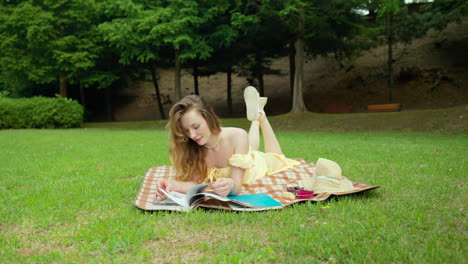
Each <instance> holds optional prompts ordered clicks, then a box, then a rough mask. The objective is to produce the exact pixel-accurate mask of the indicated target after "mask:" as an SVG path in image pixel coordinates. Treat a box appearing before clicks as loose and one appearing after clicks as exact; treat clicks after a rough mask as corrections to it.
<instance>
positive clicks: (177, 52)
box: [174, 49, 182, 102]
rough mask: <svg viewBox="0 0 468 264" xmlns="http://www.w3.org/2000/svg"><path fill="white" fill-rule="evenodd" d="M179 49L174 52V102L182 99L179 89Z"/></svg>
mask: <svg viewBox="0 0 468 264" xmlns="http://www.w3.org/2000/svg"><path fill="white" fill-rule="evenodd" d="M179 54H180V51H179V49H176V50H175V78H174V90H175V97H176V98H175V99H176V102H179V101H180V99H182V92H181V89H180V71H181V68H180V61H179Z"/></svg>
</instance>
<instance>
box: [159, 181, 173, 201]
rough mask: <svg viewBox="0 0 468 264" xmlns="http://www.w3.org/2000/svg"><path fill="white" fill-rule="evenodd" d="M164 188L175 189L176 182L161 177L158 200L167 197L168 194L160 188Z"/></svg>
mask: <svg viewBox="0 0 468 264" xmlns="http://www.w3.org/2000/svg"><path fill="white" fill-rule="evenodd" d="M161 189H162V190H164V191H166V192H170V191H173V190H174V189H175V183H174V181H172V180H169V179H159V181H158V189H157V190H156V200H157V201H162V200H164V199H166V195H165V194H164V193H163V192H161V191H160V190H161Z"/></svg>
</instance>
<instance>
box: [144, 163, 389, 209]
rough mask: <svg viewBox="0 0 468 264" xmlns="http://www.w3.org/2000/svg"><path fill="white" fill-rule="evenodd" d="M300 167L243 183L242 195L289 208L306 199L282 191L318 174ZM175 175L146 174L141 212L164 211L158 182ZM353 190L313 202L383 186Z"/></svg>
mask: <svg viewBox="0 0 468 264" xmlns="http://www.w3.org/2000/svg"><path fill="white" fill-rule="evenodd" d="M296 160H297V161H299V162H300V163H301V164H300V165H299V166H297V167H294V168H292V169H288V170H285V171H282V172H279V173H276V174H273V175H269V176H266V177H264V178H261V179H258V180H256V181H255V182H253V183H250V184H244V185H243V186H242V190H241V192H240V193H239V194H253V193H266V194H268V195H270V196H271V197H273V198H274V199H275V200H277V201H278V202H279V203H281V204H282V205H283V206H287V205H290V204H293V203H297V202H301V201H304V200H287V199H284V198H283V192H285V191H286V189H287V187H291V186H297V183H298V181H299V180H302V179H305V178H308V177H312V176H313V175H314V172H315V165H314V164H312V163H309V162H306V161H305V160H303V159H296ZM174 176H175V172H174V169H173V167H172V166H158V167H153V168H150V169H149V170H148V172H147V173H146V175H145V177H144V179H143V183H142V185H141V187H140V190H139V192H138V195H137V198H136V200H135V206H136V207H138V208H140V209H142V210H163V209H161V208H160V207H157V206H154V205H155V202H156V190H157V188H158V180H159V179H161V178H171V177H174ZM353 185H354V187H355V189H354V190H352V191H348V192H337V193H321V194H317V195H315V196H314V197H312V198H311V199H307V200H310V201H315V202H318V201H324V200H326V199H328V198H330V197H331V196H332V195H347V194H352V193H358V192H363V191H368V190H372V189H376V188H379V187H380V186H371V185H367V184H364V183H357V182H353Z"/></svg>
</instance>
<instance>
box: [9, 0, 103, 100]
mask: <svg viewBox="0 0 468 264" xmlns="http://www.w3.org/2000/svg"><path fill="white" fill-rule="evenodd" d="M1 8H2V12H1V18H0V20H1V21H2V23H1V24H2V25H1V26H0V27H1V32H2V33H1V36H0V46H1V47H2V49H1V51H0V64H1V65H2V66H0V67H2V71H9V72H14V73H15V74H17V75H22V76H25V77H26V78H27V79H29V80H31V81H32V82H34V83H38V84H46V83H52V82H57V79H58V82H59V84H60V94H61V95H62V96H64V97H66V96H67V95H68V84H69V80H70V79H69V75H70V74H73V73H75V72H77V71H80V70H86V69H90V68H92V67H93V66H94V65H95V60H96V59H97V57H98V55H97V54H98V53H99V47H98V46H97V45H96V43H95V39H93V36H94V35H93V34H91V33H90V31H92V30H93V28H94V27H93V25H94V23H95V22H96V18H97V13H96V4H95V2H94V0H83V1H81V0H59V1H32V0H30V1H21V2H20V1H18V2H15V3H14V4H12V3H10V4H7V5H2V7H1Z"/></svg>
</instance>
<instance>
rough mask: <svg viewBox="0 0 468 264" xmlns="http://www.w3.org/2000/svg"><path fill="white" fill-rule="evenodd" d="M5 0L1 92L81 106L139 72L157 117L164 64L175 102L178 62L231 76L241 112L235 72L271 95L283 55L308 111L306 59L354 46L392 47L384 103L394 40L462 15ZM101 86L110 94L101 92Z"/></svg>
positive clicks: (429, 7) (339, 58) (299, 105)
mask: <svg viewBox="0 0 468 264" xmlns="http://www.w3.org/2000/svg"><path fill="white" fill-rule="evenodd" d="M406 2H407V1H400V0H375V1H369V0H365V1H364V0H351V1H350V0H317V1H304V0H263V1H261V0H243V1H242V0H199V1H195V0H172V1H171V0H101V1H98V0H56V1H52V0H43V1H36V0H27V1H21V0H16V1H15V0H10V1H8V0H2V1H0V3H1V4H0V93H1V94H2V96H6V95H8V96H11V97H29V96H35V95H45V96H54V94H56V93H59V94H60V95H61V96H64V97H76V99H78V100H79V102H80V103H81V104H82V105H83V106H84V107H85V109H88V108H92V104H105V105H106V108H107V109H108V110H107V112H108V119H112V115H111V114H110V113H111V109H112V100H111V98H112V97H111V95H112V93H113V92H114V91H117V90H121V89H123V88H128V87H129V83H130V82H131V81H133V80H136V79H143V78H145V76H151V81H152V83H153V86H154V91H155V92H154V97H155V101H156V102H157V106H158V107H157V109H155V111H157V112H158V114H159V115H158V116H159V118H162V119H164V118H166V113H165V112H166V111H165V110H164V108H163V100H164V98H163V96H162V95H161V92H160V89H161V87H160V82H159V72H160V71H164V70H166V71H167V70H169V71H173V72H174V75H173V76H174V80H173V85H172V87H173V91H174V95H173V96H171V98H172V99H173V101H177V100H179V99H180V98H181V96H182V91H181V71H182V70H184V71H188V72H190V73H191V74H192V76H193V93H195V94H199V85H198V79H199V77H200V76H210V75H213V74H216V73H224V74H226V83H225V87H219V89H221V88H222V92H223V93H225V96H224V100H225V105H226V108H227V109H228V111H227V112H228V113H231V114H232V112H233V109H232V108H233V98H232V96H233V94H232V78H233V76H240V77H242V78H245V80H246V81H247V83H248V84H251V85H254V86H256V87H257V88H258V89H259V92H260V93H261V94H262V95H263V94H264V93H265V86H264V76H265V74H274V73H275V70H274V69H272V68H271V64H272V62H273V61H274V60H276V59H278V58H281V57H287V58H289V59H288V64H289V80H290V81H289V85H290V97H291V106H292V108H291V110H290V111H293V112H302V111H306V110H307V109H306V106H305V104H304V99H303V79H304V60H305V59H307V58H313V57H317V56H328V57H332V58H334V60H336V62H337V63H338V65H339V66H340V67H342V68H343V69H347V68H349V67H350V66H351V63H350V62H351V61H352V58H353V56H356V54H359V53H360V52H362V51H363V50H368V49H370V48H372V47H375V46H377V45H382V44H385V45H386V46H387V67H386V70H385V74H384V75H383V77H384V78H386V79H387V80H388V102H392V101H393V100H394V90H393V86H394V72H393V64H394V63H395V56H394V46H395V44H396V43H408V42H410V41H411V40H413V39H415V38H418V37H421V36H423V35H425V34H426V32H427V31H428V30H430V29H437V30H441V29H443V28H445V27H446V26H447V24H448V23H450V22H452V21H461V20H462V19H463V17H465V16H466V13H467V6H468V4H467V3H466V1H463V0H436V1H432V2H425V1H419V2H418V3H406ZM97 94H101V95H104V96H103V98H102V99H100V100H101V101H98V100H96V98H93V97H95V96H96V95H97Z"/></svg>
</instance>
